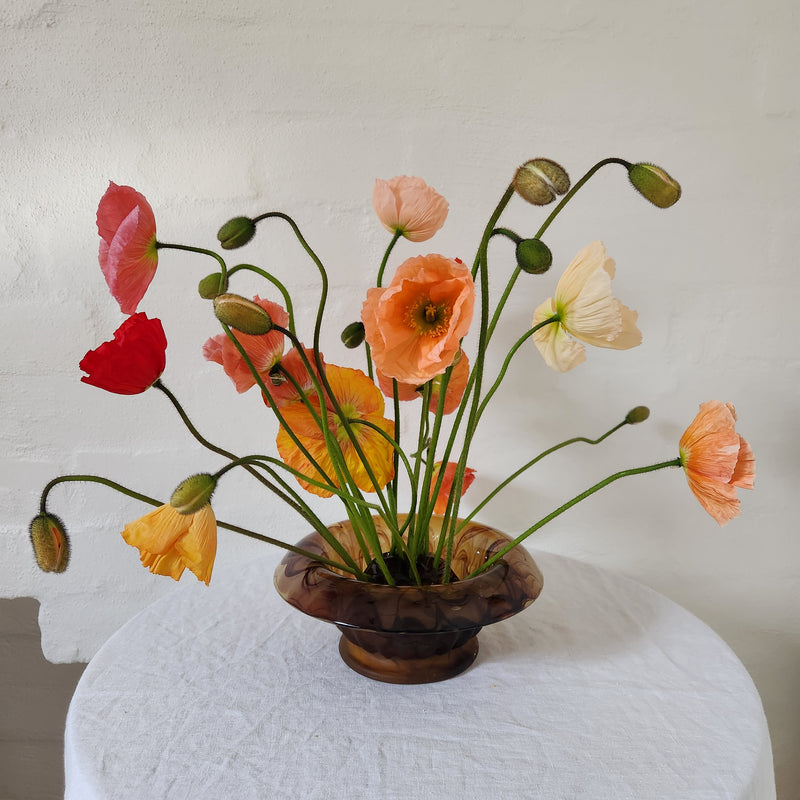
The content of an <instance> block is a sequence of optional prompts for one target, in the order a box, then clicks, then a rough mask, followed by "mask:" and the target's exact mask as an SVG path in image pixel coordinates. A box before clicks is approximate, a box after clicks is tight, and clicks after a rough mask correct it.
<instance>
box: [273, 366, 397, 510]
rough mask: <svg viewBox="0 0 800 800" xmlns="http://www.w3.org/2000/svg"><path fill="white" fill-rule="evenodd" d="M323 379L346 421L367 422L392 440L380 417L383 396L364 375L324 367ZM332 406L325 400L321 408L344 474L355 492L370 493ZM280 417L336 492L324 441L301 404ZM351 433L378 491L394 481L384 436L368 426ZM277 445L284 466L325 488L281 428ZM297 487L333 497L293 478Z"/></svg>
mask: <svg viewBox="0 0 800 800" xmlns="http://www.w3.org/2000/svg"><path fill="white" fill-rule="evenodd" d="M325 374H326V376H327V379H328V382H329V384H330V387H331V390H332V392H333V395H334V397H335V398H336V400H337V402H338V403H339V405H340V407H341V409H342V413H344V414H345V415H346V416H347V418H348V419H351V420H352V419H355V420H363V421H365V422H370V423H372V425H375V426H377V427H378V428H380V429H381V430H383V431H384V432H385V433H387V434H388V435H389V436H392V435H394V423H393V422H392V421H391V420H388V419H385V418H384V416H383V410H384V402H383V396H382V395H381V393H380V390H379V389H378V387H377V386H376V385H375V384H374V383H373V382H372V381H371V380H370V379H369V378H368V377H367V376H366V375H365V374H364V373H363V372H361V371H360V370H357V369H349V368H347V367H337V366H332V365H331V366H328V367H326V369H325ZM310 403H311V406H312V407H313V408H314V410H315V412H316V413H317V414H319V412H320V410H321V407H320V402H319V397H318V396H317V395H315V396H314V397H312V398H310ZM331 406H332V403H331V402H330V400H328V401H327V403H326V407H327V408H328V420H329V423H330V426H331V429H332V432H333V434H334V436H335V437H336V440H337V441H338V443H339V446H340V447H341V449H342V454H343V456H344V460H345V463H346V464H347V469H348V471H349V472H350V474H351V475H352V477H353V480H354V481H355V484H356V485H357V486H358V487H359V489H362V490H363V491H365V492H373V491H375V486H374V485H373V483H372V480H371V478H370V477H369V474H368V473H367V470H366V468H365V466H364V463H363V462H362V460H361V457H360V456H359V454H358V452H357V451H356V448H355V446H354V445H353V443H352V441H351V440H350V438H349V436H348V434H347V431H346V430H345V429H344V426H343V425H342V422H341V420H339V419H337V418H336V415H335V413H334V412H333V411H332V409H331ZM281 414H282V415H283V419H284V423H285V425H286V426H287V427H288V428H289V429H290V430H291V431H292V433H293V434H294V435H295V436H296V437H297V439H298V440H299V441H300V443H301V444H302V445H303V447H305V448H306V450H307V451H308V452H309V453H310V455H311V456H312V457H313V459H314V460H315V461H316V462H317V463H318V464H319V466H320V467H321V468H322V469H323V470H324V471H325V472H326V473H327V475H328V476H329V477H330V478H331V480H332V481H333V483H334V485H335V486H339V482H338V480H336V476H335V471H334V468H333V461H332V459H331V456H330V453H329V451H328V447H327V445H326V442H325V437H324V435H323V433H322V431H321V430H320V428H319V427H318V425H317V423H316V421H315V419H314V416H313V415H312V414H311V412H310V411H309V409H308V407H307V406H306V404H305V403H303V402H301V401H298V402H295V403H291V404H289V405H287V406H284V407H283V408H282V409H281ZM352 429H353V432H354V434H355V436H356V439H357V441H358V444H359V446H360V448H361V450H362V452H363V453H364V456H365V458H366V460H367V462H368V464H369V467H370V469H371V470H372V473H373V475H374V476H375V478H376V480H377V482H378V485H379V487H380V488H381V489H382V488H383V487H384V486H386V484H387V483H388V482H389V481H390V480H391V479H392V477H393V476H394V463H393V454H394V451H393V450H392V446H391V444H390V443H389V442H388V441H387V440H386V438H385V437H384V436H382V435H381V434H380V433H379V432H378V431H376V430H375V429H374V428H371V427H369V426H367V425H359V424H354V425H353V426H352ZM277 445H278V452H279V453H280V456H281V458H282V459H283V460H284V462H285V463H286V464H288V465H289V466H290V467H293V468H294V469H296V470H298V471H299V472H302V473H303V474H304V475H307V476H309V477H311V478H313V479H314V480H317V481H323V482H324V477H323V476H322V475H320V474H319V472H318V471H317V470H316V468H315V467H314V466H313V465H312V464H311V462H310V461H309V459H308V457H307V456H306V455H305V453H303V451H302V450H300V448H298V446H297V445H296V444H295V442H294V441H293V440H292V438H291V436H290V435H289V434H288V433H287V431H286V429H285V428H284V427H283V426H281V428H280V430H279V431H278V438H277ZM298 483H299V484H300V485H301V486H302V487H303V488H304V489H307V490H308V491H309V492H311V493H312V494H316V495H319V496H320V497H330V496H331V494H332V492H329V491H328V490H326V489H321V488H319V487H317V486H313V485H312V484H310V483H308V482H306V481H304V480H302V479H300V478H298Z"/></svg>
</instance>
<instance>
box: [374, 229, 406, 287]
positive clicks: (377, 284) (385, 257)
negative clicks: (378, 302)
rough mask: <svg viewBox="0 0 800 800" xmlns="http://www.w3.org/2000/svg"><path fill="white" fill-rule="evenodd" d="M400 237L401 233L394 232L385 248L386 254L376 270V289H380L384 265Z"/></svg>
mask: <svg viewBox="0 0 800 800" xmlns="http://www.w3.org/2000/svg"><path fill="white" fill-rule="evenodd" d="M402 235H403V234H402V232H401V231H399V230H396V231H395V232H394V236H392V241H391V242H389V246H388V247H387V248H386V252H385V253H384V254H383V260H382V261H381V266H380V268H379V269H378V277H377V279H376V281H375V285H376V286H378V287H380V285H381V283H382V281H383V273H384V271H385V270H386V263H387V262H388V261H389V253H391V252H392V250H393V249H394V246H395V245H396V244H397V242H398V240H399V239H400V238H401V237H402Z"/></svg>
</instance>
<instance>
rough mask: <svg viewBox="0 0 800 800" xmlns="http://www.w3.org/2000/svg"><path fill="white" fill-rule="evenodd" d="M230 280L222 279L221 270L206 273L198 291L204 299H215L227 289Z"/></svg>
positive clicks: (198, 285)
mask: <svg viewBox="0 0 800 800" xmlns="http://www.w3.org/2000/svg"><path fill="white" fill-rule="evenodd" d="M227 289H228V282H227V281H223V280H222V273H221V272H212V273H211V274H210V275H206V276H205V278H203V280H201V281H200V283H198V284H197V293H198V294H199V295H200V297H202V298H203V299H204V300H213V299H214V298H215V297H219V295H221V294H222V293H223V292H225V291H227Z"/></svg>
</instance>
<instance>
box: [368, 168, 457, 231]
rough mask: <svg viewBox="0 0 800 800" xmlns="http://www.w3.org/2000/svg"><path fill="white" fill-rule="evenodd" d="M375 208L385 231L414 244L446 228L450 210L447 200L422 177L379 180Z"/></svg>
mask: <svg viewBox="0 0 800 800" xmlns="http://www.w3.org/2000/svg"><path fill="white" fill-rule="evenodd" d="M372 207H373V208H374V209H375V213H376V214H377V215H378V219H379V220H380V221H381V224H382V225H383V227H384V228H386V230H388V231H391V232H392V233H397V232H399V233H400V234H401V235H402V236H404V237H405V238H406V239H409V240H410V241H412V242H424V241H426V240H427V239H430V238H431V237H432V236H433V235H434V234H435V233H436V231H438V230H439V229H440V228H441V227H442V225H444V221H445V219H446V218H447V211H448V208H449V206H448V204H447V200H445V199H444V197H442V196H441V195H440V194H439V193H438V192H437V191H435V190H434V189H431V187H430V186H428V184H427V183H425V181H424V180H422V178H410V177H408V176H407V175H401V176H399V177H397V178H391V179H390V180H388V181H384V180H381V179H380V178H379V179H378V180H376V181H375V188H374V189H373V190H372Z"/></svg>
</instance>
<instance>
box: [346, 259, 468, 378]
mask: <svg viewBox="0 0 800 800" xmlns="http://www.w3.org/2000/svg"><path fill="white" fill-rule="evenodd" d="M474 306H475V284H474V282H473V280H472V275H471V274H470V271H469V269H467V267H465V266H464V264H462V263H461V262H460V261H458V260H456V259H451V258H445V257H444V256H440V255H435V254H432V255H427V256H416V257H414V258H409V259H408V260H407V261H405V262H403V263H402V264H401V265H400V266H399V267H398V269H397V272H396V273H395V276H394V278H393V279H392V282H391V283H390V284H389V285H388V286H387V287H386V288H385V289H369V290H368V291H367V299H366V300H365V301H364V305H363V307H362V309H361V319H362V321H363V323H364V329H365V333H366V339H367V342H368V343H369V346H370V348H371V350H372V358H373V360H374V361H375V366H376V367H377V368H378V369H379V370H380V371H381V372H382V373H383V374H384V375H385V376H387V377H389V378H396V379H397V380H398V381H400V382H401V383H408V384H413V385H415V386H421V385H422V384H423V383H427V382H428V381H429V380H430V379H431V378H434V377H436V376H437V375H441V374H442V373H443V372H444V371H445V370H446V369H447V368H448V367H449V366H450V365H451V364H452V363H453V360H454V359H455V357H456V354H457V353H458V351H459V349H460V347H461V339H462V337H463V336H464V335H466V333H467V331H468V330H469V326H470V323H471V322H472V313H473V309H474Z"/></svg>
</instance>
